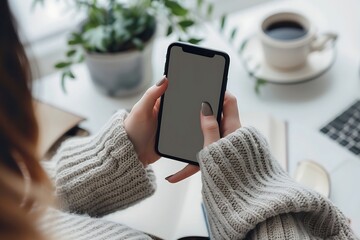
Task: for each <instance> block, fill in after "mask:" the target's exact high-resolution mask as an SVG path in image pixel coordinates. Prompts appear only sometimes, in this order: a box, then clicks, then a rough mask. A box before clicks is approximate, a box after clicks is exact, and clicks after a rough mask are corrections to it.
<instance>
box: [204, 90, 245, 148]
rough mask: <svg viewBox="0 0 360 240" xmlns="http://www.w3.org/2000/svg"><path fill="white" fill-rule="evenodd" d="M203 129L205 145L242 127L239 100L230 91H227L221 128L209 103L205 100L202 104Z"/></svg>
mask: <svg viewBox="0 0 360 240" xmlns="http://www.w3.org/2000/svg"><path fill="white" fill-rule="evenodd" d="M200 120H201V129H202V131H203V134H204V147H206V146H207V145H209V144H211V143H213V142H216V141H217V140H219V139H220V138H223V137H226V136H227V135H229V134H230V133H232V132H234V131H235V130H237V129H238V128H240V127H241V123H240V117H239V110H238V106H237V100H236V98H235V96H234V95H232V94H231V93H229V92H226V93H225V98H224V105H223V116H222V118H221V124H220V129H219V126H218V123H217V121H216V116H214V114H213V111H212V107H211V106H210V104H209V103H207V102H203V104H202V106H201V117H200Z"/></svg>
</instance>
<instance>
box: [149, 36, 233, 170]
mask: <svg viewBox="0 0 360 240" xmlns="http://www.w3.org/2000/svg"><path fill="white" fill-rule="evenodd" d="M174 46H178V47H181V48H182V49H183V51H184V52H189V53H192V54H197V55H200V56H206V57H214V56H215V55H220V56H222V57H224V59H225V67H224V73H223V80H222V84H221V92H220V98H219V108H218V114H217V116H216V119H217V122H218V124H219V126H220V121H221V114H222V109H223V102H224V97H225V91H226V86H227V79H228V77H227V76H228V72H229V66H230V57H229V55H228V54H227V53H225V52H221V51H218V50H213V49H208V48H203V47H199V46H196V45H193V44H188V43H182V42H173V43H171V44H170V45H169V46H168V48H167V53H166V62H165V69H164V75H165V76H167V74H168V68H169V60H170V52H171V48H172V47H174ZM170 81H171V80H170ZM165 94H166V93H164V94H163V95H162V96H161V99H160V107H159V114H158V124H157V130H156V139H155V152H156V153H157V154H158V155H160V156H162V157H166V158H170V159H173V160H177V161H181V162H185V163H189V164H192V165H199V163H197V162H194V161H191V160H187V159H183V158H180V157H176V156H171V155H167V154H164V153H161V152H160V151H159V148H158V147H159V138H160V128H161V119H162V114H163V103H164V99H165Z"/></svg>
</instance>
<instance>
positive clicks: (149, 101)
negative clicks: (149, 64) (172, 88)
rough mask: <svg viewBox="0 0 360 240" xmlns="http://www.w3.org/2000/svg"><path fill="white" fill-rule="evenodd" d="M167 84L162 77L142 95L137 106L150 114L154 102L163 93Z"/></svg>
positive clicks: (165, 79) (166, 80)
mask: <svg viewBox="0 0 360 240" xmlns="http://www.w3.org/2000/svg"><path fill="white" fill-rule="evenodd" d="M168 83H169V82H168V79H167V78H166V76H164V77H163V78H162V79H161V80H160V81H158V82H157V83H156V84H155V85H154V86H152V87H151V88H149V89H148V90H147V91H146V92H145V93H144V95H143V96H142V98H141V99H140V101H139V102H138V103H137V105H139V106H140V107H141V108H142V109H143V110H144V111H148V112H152V111H153V109H154V106H155V103H156V100H157V99H158V98H159V97H161V96H162V95H163V94H164V93H165V91H166V89H167V86H168Z"/></svg>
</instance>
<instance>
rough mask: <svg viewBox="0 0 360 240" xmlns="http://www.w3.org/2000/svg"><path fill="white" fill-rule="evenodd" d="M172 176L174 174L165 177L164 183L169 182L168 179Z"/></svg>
mask: <svg viewBox="0 0 360 240" xmlns="http://www.w3.org/2000/svg"><path fill="white" fill-rule="evenodd" d="M172 176H174V174H172V175H170V176H167V177H166V178H165V180H166V181H169V178H171V177H172Z"/></svg>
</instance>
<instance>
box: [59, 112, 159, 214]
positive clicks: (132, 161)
mask: <svg viewBox="0 0 360 240" xmlns="http://www.w3.org/2000/svg"><path fill="white" fill-rule="evenodd" d="M125 118H126V112H117V113H116V114H115V115H114V116H113V117H112V118H111V119H110V121H109V122H108V123H107V124H106V125H105V126H104V127H103V128H102V129H101V131H100V132H99V133H98V134H97V135H95V136H91V137H86V138H76V139H71V140H69V141H67V142H65V143H64V144H63V145H62V146H61V147H60V149H59V151H58V152H57V154H56V156H55V159H54V161H55V162H56V167H55V176H54V180H55V187H56V195H57V198H58V201H59V205H60V208H62V209H63V210H65V211H70V212H76V213H87V214H89V215H90V216H103V215H105V214H108V213H111V212H114V211H116V210H119V209H123V208H126V207H128V206H131V205H133V204H135V203H137V202H139V201H140V200H142V199H144V198H146V197H149V196H150V195H152V194H153V193H154V191H155V188H156V184H155V175H154V173H153V171H152V170H151V168H150V167H147V168H144V167H143V165H142V164H141V162H140V161H139V159H138V157H137V155H136V153H135V150H134V147H133V145H132V143H131V142H130V140H129V139H128V137H127V134H126V131H125V129H124V126H123V125H124V124H123V121H124V119H125Z"/></svg>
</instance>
